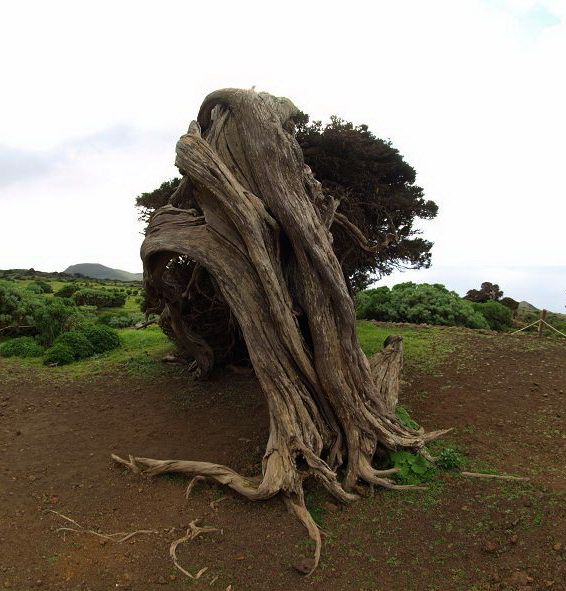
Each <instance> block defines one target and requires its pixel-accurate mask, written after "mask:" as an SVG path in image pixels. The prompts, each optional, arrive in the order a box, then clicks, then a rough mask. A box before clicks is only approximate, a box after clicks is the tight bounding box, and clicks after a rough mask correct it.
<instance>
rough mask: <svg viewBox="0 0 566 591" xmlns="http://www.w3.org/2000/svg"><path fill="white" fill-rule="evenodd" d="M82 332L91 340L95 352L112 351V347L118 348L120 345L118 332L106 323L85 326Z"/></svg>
mask: <svg viewBox="0 0 566 591" xmlns="http://www.w3.org/2000/svg"><path fill="white" fill-rule="evenodd" d="M82 332H83V334H84V335H85V336H86V338H87V339H88V340H89V342H90V344H91V345H92V347H93V349H94V352H95V353H104V352H106V351H112V349H117V348H118V347H119V346H120V336H119V335H118V333H117V332H116V331H115V330H113V329H112V328H110V327H109V326H105V325H104V324H91V325H90V326H85V327H84V328H83V330H82Z"/></svg>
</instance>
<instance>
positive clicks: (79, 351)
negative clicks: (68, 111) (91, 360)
mask: <svg viewBox="0 0 566 591" xmlns="http://www.w3.org/2000/svg"><path fill="white" fill-rule="evenodd" d="M60 344H62V345H66V346H67V347H69V349H71V351H72V352H73V356H74V358H75V360H76V361H78V360H79V359H86V358H87V357H90V356H91V355H94V347H93V346H92V345H91V343H90V341H89V340H88V338H87V337H86V335H85V334H84V333H82V332H78V331H75V330H72V331H69V332H64V333H63V334H61V335H59V336H58V337H57V338H56V339H55V343H54V345H60Z"/></svg>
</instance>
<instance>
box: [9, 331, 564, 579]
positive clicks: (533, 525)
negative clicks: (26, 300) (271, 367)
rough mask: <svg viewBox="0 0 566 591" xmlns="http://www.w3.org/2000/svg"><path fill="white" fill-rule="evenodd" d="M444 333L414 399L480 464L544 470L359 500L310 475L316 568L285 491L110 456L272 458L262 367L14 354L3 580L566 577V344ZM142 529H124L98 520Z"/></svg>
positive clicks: (412, 391) (447, 475)
mask: <svg viewBox="0 0 566 591" xmlns="http://www.w3.org/2000/svg"><path fill="white" fill-rule="evenodd" d="M446 339H448V340H449V342H450V343H451V346H452V348H453V349H454V352H453V353H452V354H451V355H450V356H449V357H448V359H447V360H446V361H445V362H443V363H442V364H440V365H438V366H436V367H435V368H434V369H433V370H432V371H430V372H427V373H426V374H423V373H420V374H419V373H416V372H414V373H412V374H410V375H408V376H406V378H407V384H406V386H405V388H404V392H403V394H402V400H401V402H403V403H405V404H407V405H408V406H409V407H410V408H411V411H412V415H413V416H414V418H415V419H417V420H418V421H420V422H421V423H422V424H423V426H424V427H425V428H426V429H433V428H443V427H448V426H453V427H455V431H454V432H453V433H451V434H450V435H449V437H448V438H447V440H445V441H444V442H442V444H443V445H456V446H458V447H460V448H461V449H462V450H463V451H464V452H465V453H466V455H467V457H468V458H469V461H470V467H471V468H472V469H473V470H476V471H477V470H482V469H483V470H486V469H487V471H498V472H499V473H508V474H517V475H522V476H529V477H530V478H531V481H529V482H515V481H496V480H484V479H476V478H467V477H463V476H461V475H460V474H458V473H452V472H443V473H441V474H440V476H439V478H438V479H437V480H435V481H433V482H432V483H431V485H430V488H429V489H428V490H427V491H411V492H388V491H385V490H376V491H375V494H374V495H373V496H368V497H367V498H364V499H362V500H361V501H360V502H358V503H356V504H355V505H354V506H350V507H338V506H337V505H336V504H335V503H334V502H333V501H332V499H330V498H328V497H327V496H326V494H325V493H324V492H322V491H321V490H319V489H318V488H317V487H316V486H315V485H314V483H313V484H312V485H308V503H309V508H310V510H311V511H312V512H313V514H314V515H315V516H316V518H317V519H318V520H319V521H320V523H321V525H322V527H323V530H324V531H325V533H326V535H325V537H324V540H325V541H324V548H323V559H322V563H321V565H320V567H319V569H318V570H317V571H316V572H315V573H314V574H313V575H312V576H311V577H309V578H304V577H303V576H302V575H301V574H299V573H298V572H297V571H296V570H295V569H294V567H293V565H294V564H297V563H298V562H299V561H300V559H301V557H307V556H309V553H310V552H311V551H312V547H311V545H310V542H309V540H308V537H307V535H306V533H305V532H304V531H303V529H302V527H301V526H300V525H299V524H298V523H297V522H296V521H294V519H293V518H292V517H291V516H290V515H289V514H287V513H286V511H285V508H284V506H283V504H282V503H281V501H280V500H278V499H274V500H272V501H270V502H266V503H252V502H248V501H245V500H243V499H240V498H238V496H237V495H235V494H232V493H231V492H230V491H228V490H226V489H224V488H222V487H220V486H216V485H214V484H209V483H198V484H197V485H196V486H195V488H194V489H193V491H192V493H191V495H190V496H189V498H185V496H184V492H185V488H186V486H187V484H188V480H187V479H186V478H185V477H180V476H165V477H158V478H155V479H153V480H149V479H145V478H142V477H140V476H136V475H134V474H131V473H129V472H127V471H126V470H125V469H122V468H121V467H120V466H117V465H116V464H114V463H113V462H112V461H111V460H110V454H112V453H116V454H118V455H122V456H126V457H127V455H128V454H130V453H131V454H133V455H141V456H145V457H154V458H161V459H166V458H180V459H197V460H208V461H213V462H221V463H225V464H228V465H230V466H232V467H234V468H236V469H237V470H240V471H242V472H243V473H245V474H250V475H251V474H257V473H258V472H259V469H260V463H261V455H262V451H263V447H264V444H265V440H266V436H267V433H268V417H267V412H266V409H265V405H264V403H263V399H262V396H261V392H260V390H259V388H258V386H257V383H256V381H255V379H254V378H253V377H248V376H241V375H235V374H233V373H230V372H226V373H222V374H218V375H217V376H215V377H214V378H213V380H212V381H211V382H208V383H206V384H201V383H197V382H194V381H192V380H191V378H189V377H187V376H186V375H185V374H184V372H183V371H182V370H181V369H180V368H173V369H171V370H168V371H165V372H163V375H160V376H159V377H153V378H147V377H146V378H144V379H141V378H136V377H132V376H131V375H129V374H128V372H127V371H126V370H125V369H124V370H113V371H111V372H110V371H106V372H104V371H103V372H101V373H98V374H96V375H91V376H87V377H82V378H77V379H70V378H64V377H61V376H59V377H57V378H54V377H52V376H50V375H49V373H48V372H47V371H41V370H34V369H29V368H24V367H22V366H21V365H18V364H17V363H14V362H8V361H5V360H4V361H2V360H0V453H1V457H2V461H1V463H0V589H2V588H5V589H17V590H31V589H36V588H37V589H54V590H60V589H64V590H67V589H82V590H96V591H98V590H110V589H131V590H141V591H144V590H146V589H147V590H152V589H159V588H161V587H164V588H169V589H171V590H177V589H178V590H180V589H189V588H201V589H217V590H222V591H224V590H226V589H227V588H230V586H231V589H232V590H233V591H238V590H255V589H266V590H278V589H281V590H282V589H285V590H289V589H290V590H293V589H320V590H322V589H325V590H326V589H339V590H341V589H344V590H350V589H352V590H367V591H370V590H371V591H375V590H381V591H410V590H414V591H421V590H427V589H431V590H432V589H436V590H439V591H451V590H462V591H472V590H476V591H480V590H485V591H488V590H495V589H522V590H527V589H528V590H538V589H551V590H553V591H558V590H561V591H563V590H566V497H565V493H566V465H565V458H566V453H565V452H566V345H565V344H564V342H562V343H560V342H559V341H557V340H554V339H553V340H551V339H548V340H546V339H542V340H537V339H534V338H530V337H523V338H519V337H510V336H505V335H500V336H492V335H480V334H476V333H473V332H471V331H470V332H466V331H446ZM368 492H369V491H368ZM197 519H200V522H199V523H200V524H201V525H203V526H210V527H215V528H218V530H219V531H218V532H213V533H208V534H205V535H203V536H201V537H199V538H196V539H194V540H190V541H186V542H184V543H182V544H180V545H179V546H178V548H177V554H178V558H179V561H180V564H182V566H183V567H184V568H185V569H186V570H188V571H189V572H190V573H192V574H193V575H194V574H196V573H197V572H198V571H199V570H201V569H203V568H205V567H206V568H207V570H206V571H204V573H203V574H202V575H201V577H200V579H199V580H197V581H193V580H191V579H189V578H188V577H187V576H185V575H184V574H182V573H181V572H180V571H179V570H177V569H176V568H175V567H174V566H173V563H172V560H171V558H170V556H169V548H170V545H171V543H172V541H174V540H176V539H178V538H181V537H182V536H183V535H184V534H185V532H186V530H187V527H188V526H189V523H190V522H192V521H194V520H197ZM70 520H73V521H70ZM73 522H74V523H73ZM60 528H68V529H66V530H65V529H60ZM139 530H143V531H144V532H146V533H137V534H136V535H134V536H132V537H129V538H128V539H126V540H125V541H122V542H118V541H114V540H111V539H108V538H105V537H101V536H100V535H96V534H113V533H118V532H123V536H117V537H116V539H120V538H123V537H126V536H127V534H130V533H133V532H138V531H139ZM93 532H96V533H93Z"/></svg>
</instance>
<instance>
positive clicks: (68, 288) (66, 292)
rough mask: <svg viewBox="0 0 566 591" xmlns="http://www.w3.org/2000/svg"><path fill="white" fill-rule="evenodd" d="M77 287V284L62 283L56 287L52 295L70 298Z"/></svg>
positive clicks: (77, 289)
mask: <svg viewBox="0 0 566 591" xmlns="http://www.w3.org/2000/svg"><path fill="white" fill-rule="evenodd" d="M79 289H80V287H79V286H78V285H73V284H72V283H67V285H63V287H62V288H61V289H58V290H57V291H56V292H55V294H54V295H55V297H57V298H70V297H72V296H73V294H74V293H75V292H77V291H79Z"/></svg>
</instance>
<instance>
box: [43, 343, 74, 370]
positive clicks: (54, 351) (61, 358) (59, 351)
mask: <svg viewBox="0 0 566 591" xmlns="http://www.w3.org/2000/svg"><path fill="white" fill-rule="evenodd" d="M73 361H75V354H74V353H73V350H72V349H71V348H70V347H69V345H65V344H64V343H58V344H56V345H53V347H50V348H49V349H47V351H46V352H45V358H44V360H43V362H44V363H45V365H68V364H69V363H73Z"/></svg>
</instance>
